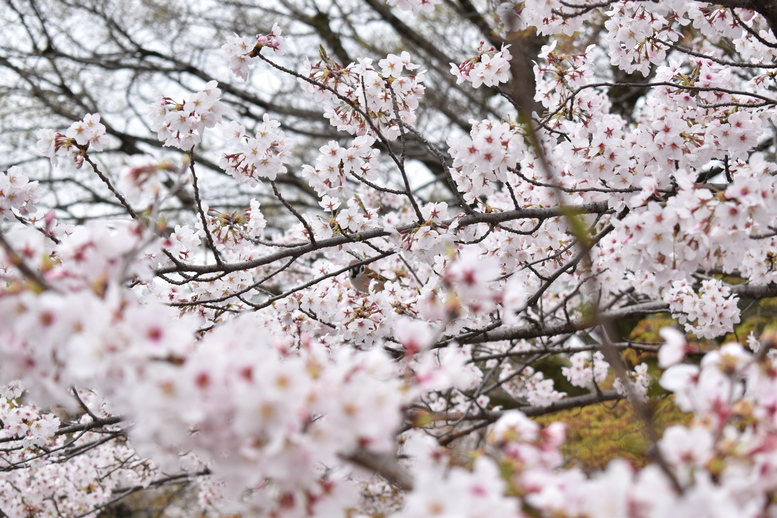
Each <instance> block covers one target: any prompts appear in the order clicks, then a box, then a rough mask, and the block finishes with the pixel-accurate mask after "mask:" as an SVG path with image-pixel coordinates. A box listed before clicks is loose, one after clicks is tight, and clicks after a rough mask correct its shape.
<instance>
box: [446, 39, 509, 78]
mask: <svg viewBox="0 0 777 518" xmlns="http://www.w3.org/2000/svg"><path fill="white" fill-rule="evenodd" d="M485 45H486V42H485V41H481V42H480V45H479V46H478V49H477V50H478V55H477V56H475V57H473V58H470V59H468V60H466V61H464V62H463V63H461V64H460V65H456V64H454V63H451V73H452V74H453V75H454V76H456V84H461V83H463V82H465V81H467V82H469V83H471V84H472V86H473V87H474V88H478V87H479V86H480V85H486V86H497V85H499V84H500V83H505V82H507V81H508V79H509V74H508V72H509V71H510V59H512V56H511V55H510V51H509V50H508V49H509V47H510V46H509V45H502V49H501V50H496V48H495V47H489V48H485Z"/></svg>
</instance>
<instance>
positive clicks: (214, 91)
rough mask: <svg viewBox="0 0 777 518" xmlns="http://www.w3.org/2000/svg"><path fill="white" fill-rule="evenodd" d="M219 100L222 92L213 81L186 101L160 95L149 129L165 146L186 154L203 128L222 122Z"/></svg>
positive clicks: (195, 142) (222, 104)
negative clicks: (180, 150)
mask: <svg viewBox="0 0 777 518" xmlns="http://www.w3.org/2000/svg"><path fill="white" fill-rule="evenodd" d="M220 99H221V90H220V89H219V88H218V83H217V82H216V81H209V82H208V84H206V85H205V88H203V89H202V90H200V91H199V92H197V93H195V94H194V96H192V98H191V99H189V100H188V101H183V102H177V101H174V100H173V99H171V98H169V97H164V96H163V97H161V98H160V99H159V101H158V102H156V103H155V104H154V105H153V108H152V110H151V114H152V119H151V129H153V130H154V131H156V132H157V137H158V138H159V140H161V141H163V142H164V143H165V146H173V147H177V148H179V149H182V150H184V151H188V150H190V149H192V148H193V147H194V146H195V145H197V144H199V143H200V140H201V139H202V133H203V131H204V130H205V128H212V127H214V126H215V125H216V124H218V123H219V122H220V121H221V117H222V115H223V114H224V112H225V110H226V106H225V105H224V103H222V102H221V100H220Z"/></svg>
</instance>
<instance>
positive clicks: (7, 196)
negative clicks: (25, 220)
mask: <svg viewBox="0 0 777 518" xmlns="http://www.w3.org/2000/svg"><path fill="white" fill-rule="evenodd" d="M38 198H39V194H38V182H31V181H29V179H28V178H27V176H25V175H24V174H23V173H22V171H21V169H20V168H18V167H11V168H10V169H8V171H6V172H4V173H2V172H0V222H2V221H3V220H4V219H10V217H11V215H12V214H14V213H18V214H19V215H21V216H26V215H28V214H35V213H36V212H37V210H38V209H37V208H36V207H35V203H36V202H37V201H38Z"/></svg>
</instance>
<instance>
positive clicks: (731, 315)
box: [664, 279, 740, 338]
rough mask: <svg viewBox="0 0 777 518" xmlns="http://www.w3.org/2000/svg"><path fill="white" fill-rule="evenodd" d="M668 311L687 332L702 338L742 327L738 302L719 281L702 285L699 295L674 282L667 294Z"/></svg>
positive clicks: (680, 282)
mask: <svg viewBox="0 0 777 518" xmlns="http://www.w3.org/2000/svg"><path fill="white" fill-rule="evenodd" d="M664 299H665V300H666V301H667V302H668V303H669V307H670V309H671V310H672V314H674V315H675V316H676V317H677V318H678V319H679V321H680V323H681V324H683V325H684V327H685V331H686V332H688V333H694V334H695V335H696V336H698V337H699V338H715V337H716V336H720V335H722V334H724V333H730V332H731V331H733V330H734V324H737V323H739V320H740V317H739V308H738V307H737V301H738V298H737V297H736V296H735V295H734V296H732V294H731V289H730V288H728V287H727V286H723V284H722V283H721V282H720V281H717V280H714V279H707V280H704V281H702V283H701V288H700V289H699V291H698V293H696V292H695V291H694V290H693V288H692V287H691V286H689V285H688V283H686V282H683V281H675V282H673V283H672V286H671V288H669V289H668V290H667V291H666V292H665V293H664Z"/></svg>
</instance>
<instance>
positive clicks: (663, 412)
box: [537, 396, 692, 471]
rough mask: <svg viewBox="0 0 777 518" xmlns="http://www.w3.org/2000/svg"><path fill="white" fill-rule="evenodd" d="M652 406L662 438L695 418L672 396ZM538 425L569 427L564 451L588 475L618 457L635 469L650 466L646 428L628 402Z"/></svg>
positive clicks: (575, 411)
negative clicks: (683, 410)
mask: <svg viewBox="0 0 777 518" xmlns="http://www.w3.org/2000/svg"><path fill="white" fill-rule="evenodd" d="M650 406H651V409H652V410H653V413H654V423H655V427H656V430H657V431H658V433H659V435H660V434H661V433H663V431H664V430H665V429H666V428H667V427H669V426H671V425H674V424H682V423H687V422H689V421H690V420H691V417H692V416H691V415H690V414H685V413H683V412H681V411H680V410H679V409H678V408H677V407H676V406H675V405H674V402H673V398H672V397H671V396H669V397H665V398H661V399H657V400H655V401H651V402H650ZM537 421H538V422H539V423H540V424H543V425H547V424H550V423H552V422H554V421H560V422H562V423H564V424H565V425H566V427H567V440H566V444H565V445H564V447H563V448H562V451H563V452H564V454H565V455H566V457H567V461H568V463H569V465H575V466H579V467H580V468H582V469H583V470H585V471H590V470H595V469H601V468H604V467H606V466H607V464H608V463H609V462H610V461H611V460H612V459H614V458H616V457H622V458H625V459H627V460H629V461H631V463H632V464H634V465H635V466H644V465H645V464H647V462H648V459H647V457H646V455H645V451H646V448H647V446H648V443H647V440H646V438H645V435H644V433H643V430H644V425H643V423H642V422H641V421H640V420H639V419H637V417H636V416H635V415H634V412H633V410H632V409H631V406H630V405H629V403H628V402H626V401H620V402H618V403H600V404H597V405H591V406H587V407H584V408H579V409H573V410H565V411H563V412H559V413H556V414H552V415H548V416H543V417H539V418H537Z"/></svg>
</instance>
